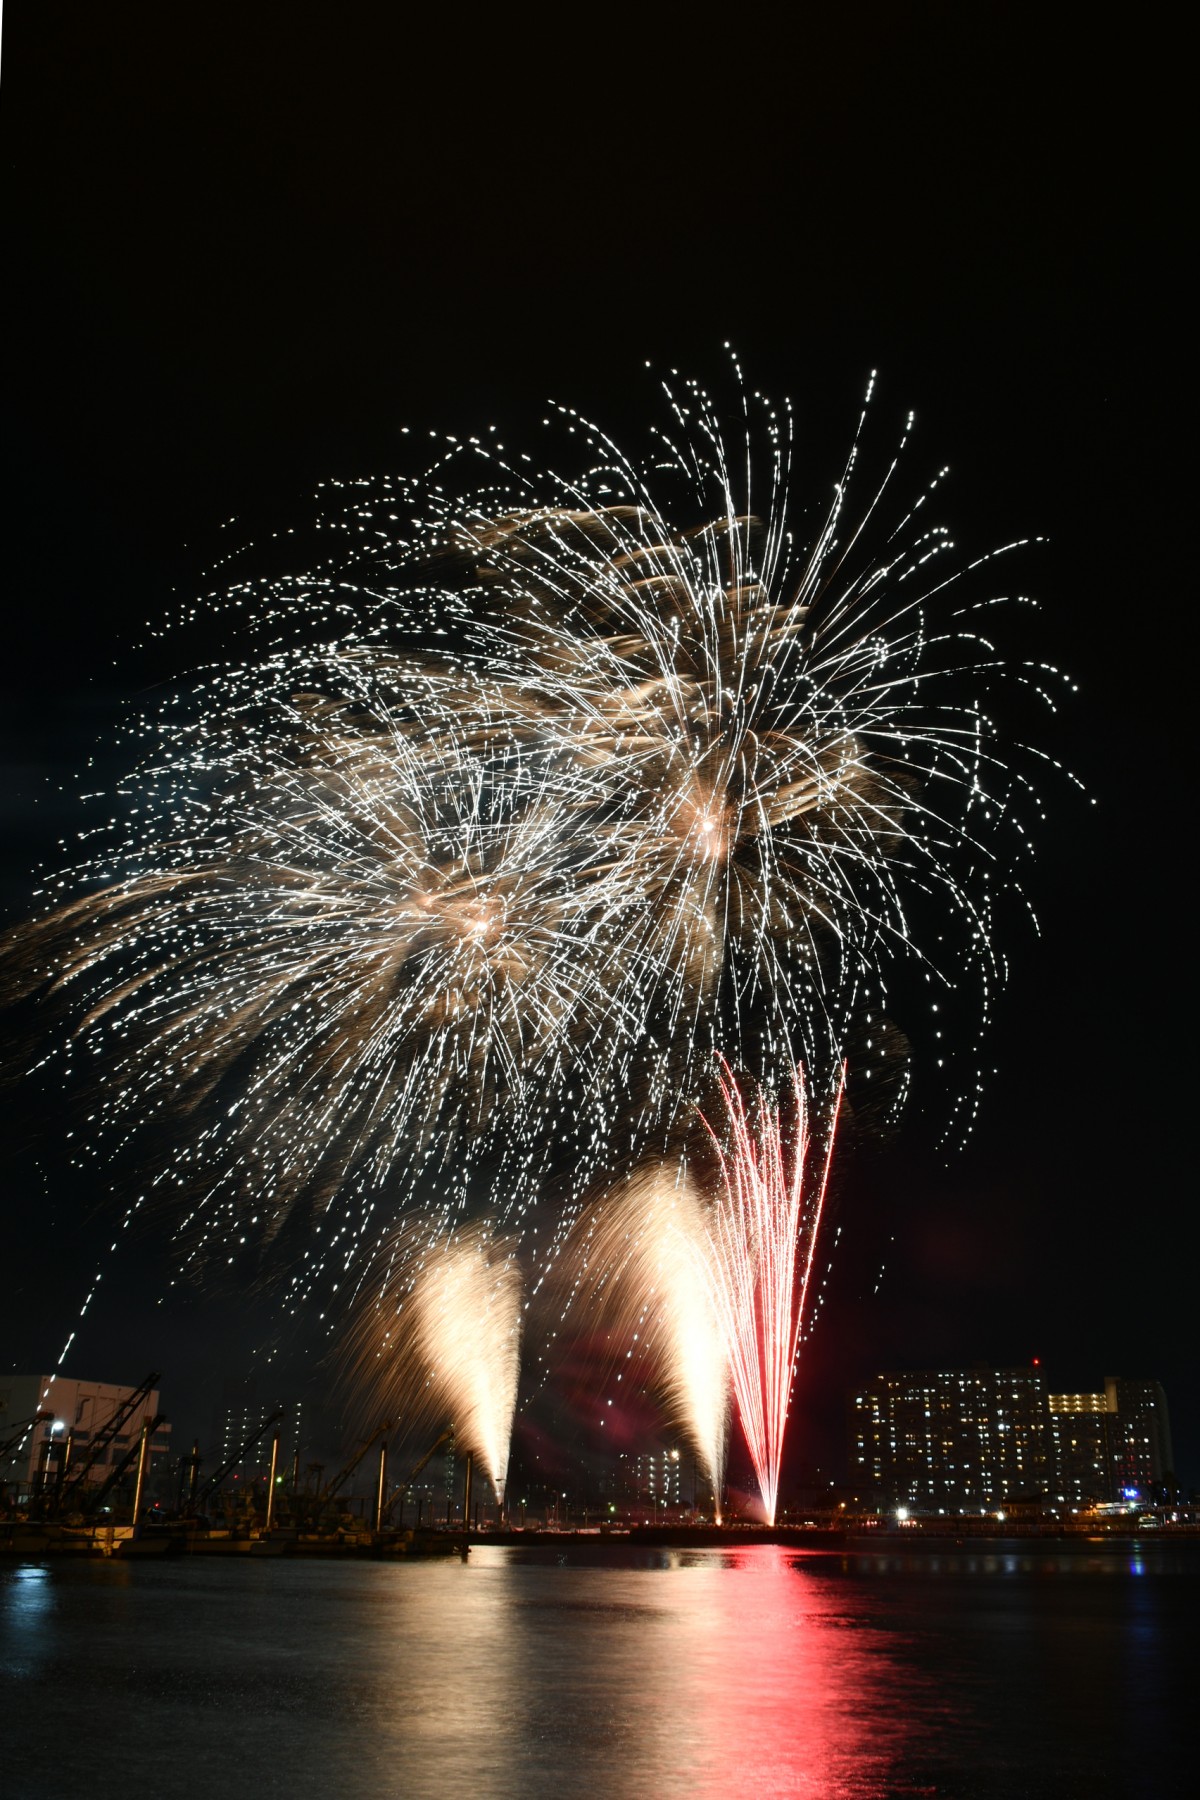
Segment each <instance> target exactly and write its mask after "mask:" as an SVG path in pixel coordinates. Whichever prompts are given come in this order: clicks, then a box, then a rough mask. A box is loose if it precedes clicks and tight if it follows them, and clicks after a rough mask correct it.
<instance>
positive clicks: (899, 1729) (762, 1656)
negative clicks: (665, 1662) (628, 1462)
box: [659, 1544, 934, 1800]
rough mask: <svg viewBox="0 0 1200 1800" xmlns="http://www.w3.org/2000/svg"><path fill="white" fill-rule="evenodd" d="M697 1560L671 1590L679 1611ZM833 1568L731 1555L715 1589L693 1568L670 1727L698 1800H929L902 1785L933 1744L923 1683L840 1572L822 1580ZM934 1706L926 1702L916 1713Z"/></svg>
mask: <svg viewBox="0 0 1200 1800" xmlns="http://www.w3.org/2000/svg"><path fill="white" fill-rule="evenodd" d="M689 1560H690V1559H688V1558H687V1557H686V1556H685V1557H683V1558H681V1565H682V1567H681V1577H682V1579H681V1577H676V1579H675V1581H674V1582H673V1583H672V1586H673V1588H674V1589H675V1590H676V1592H675V1594H674V1596H673V1597H674V1598H675V1599H676V1600H678V1599H680V1598H681V1597H682V1595H683V1594H684V1593H686V1591H687V1586H688V1583H687V1578H686V1574H685V1573H684V1571H686V1570H687V1567H688V1563H689ZM697 1561H699V1559H697ZM824 1561H825V1559H824V1558H823V1557H822V1558H812V1559H801V1558H798V1557H797V1556H796V1555H795V1553H793V1552H789V1551H787V1550H784V1549H782V1548H780V1547H778V1546H773V1545H765V1544H764V1545H759V1546H755V1547H754V1548H750V1549H746V1550H744V1551H733V1552H727V1553H723V1554H722V1555H721V1558H720V1562H721V1565H722V1566H721V1567H719V1568H712V1567H710V1568H709V1569H708V1570H707V1575H708V1579H704V1574H705V1571H703V1570H702V1569H701V1568H697V1570H696V1574H697V1575H698V1576H700V1580H699V1581H698V1582H697V1583H696V1584H695V1586H694V1588H693V1590H692V1591H693V1595H694V1600H695V1608H694V1617H693V1618H691V1619H689V1618H688V1616H687V1615H688V1612H689V1611H691V1608H689V1606H688V1604H687V1602H686V1601H684V1605H683V1607H682V1608H681V1614H682V1616H681V1617H680V1618H679V1620H678V1624H679V1625H680V1626H681V1628H682V1632H681V1635H682V1636H683V1637H684V1638H685V1639H687V1640H688V1647H687V1648H686V1649H685V1648H683V1646H682V1645H681V1647H680V1661H679V1663H678V1665H677V1667H676V1669H675V1671H674V1679H673V1681H672V1684H671V1692H670V1694H669V1697H668V1696H667V1695H664V1702H665V1705H666V1717H665V1718H664V1721H663V1729H664V1731H665V1732H666V1733H667V1734H668V1735H674V1734H676V1733H677V1734H678V1736H679V1740H680V1741H679V1742H678V1744H676V1745H674V1746H672V1755H673V1758H674V1760H675V1766H676V1768H679V1769H681V1770H682V1769H683V1768H687V1769H688V1771H689V1775H690V1783H689V1785H690V1791H691V1792H692V1793H693V1794H695V1795H698V1796H718V1795H720V1796H722V1797H723V1800H726V1797H728V1796H729V1795H732V1794H739V1795H742V1794H744V1795H754V1796H756V1797H758V1796H763V1797H765V1796H769V1795H776V1794H794V1795H808V1796H812V1800H866V1797H867V1796H871V1797H873V1800H877V1797H878V1796H879V1795H881V1794H884V1793H887V1794H897V1795H898V1794H914V1795H915V1794H920V1793H923V1792H933V1791H934V1790H933V1789H931V1788H923V1787H922V1786H920V1785H916V1784H912V1783H910V1782H906V1781H904V1780H902V1779H897V1763H898V1762H899V1761H901V1760H902V1753H903V1752H904V1751H906V1750H911V1749H912V1748H913V1742H914V1739H915V1738H917V1737H919V1736H921V1735H923V1731H924V1727H923V1726H922V1725H920V1724H918V1722H917V1719H916V1717H915V1716H914V1711H913V1708H912V1704H911V1703H912V1702H913V1701H915V1700H917V1695H916V1694H915V1693H913V1692H910V1691H909V1690H910V1689H912V1688H913V1687H914V1672H913V1670H912V1669H911V1667H909V1668H905V1667H902V1666H901V1665H900V1663H899V1662H898V1660H897V1659H896V1657H895V1656H894V1654H893V1653H892V1651H891V1648H890V1646H889V1641H888V1635H887V1634H886V1633H885V1632H883V1631H881V1630H880V1629H879V1628H878V1626H877V1625H873V1624H872V1623H871V1622H870V1620H869V1619H868V1617H867V1616H865V1614H863V1613H862V1612H861V1611H860V1610H859V1604H858V1600H857V1596H856V1594H855V1592H854V1589H853V1587H852V1586H851V1585H850V1584H847V1583H845V1582H842V1581H837V1580H835V1579H833V1572H832V1571H829V1573H828V1574H826V1576H825V1577H824V1578H822V1575H821V1572H820V1571H821V1565H822V1563H823V1562H824ZM693 1632H694V1636H693ZM916 1685H923V1684H920V1683H919V1682H918V1683H916ZM928 1700H929V1696H928V1695H925V1694H922V1695H921V1697H920V1702H918V1705H917V1708H916V1711H917V1713H919V1712H921V1711H923V1710H924V1707H925V1706H927V1705H928ZM922 1703H924V1704H922ZM663 1749H664V1746H663V1745H661V1744H660V1745H659V1753H660V1755H661V1754H662V1751H663Z"/></svg>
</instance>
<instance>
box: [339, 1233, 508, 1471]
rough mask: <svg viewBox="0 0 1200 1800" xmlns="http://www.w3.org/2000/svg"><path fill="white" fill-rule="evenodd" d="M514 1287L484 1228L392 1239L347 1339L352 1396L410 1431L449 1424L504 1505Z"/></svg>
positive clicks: (502, 1250)
mask: <svg viewBox="0 0 1200 1800" xmlns="http://www.w3.org/2000/svg"><path fill="white" fill-rule="evenodd" d="M521 1312H522V1301H521V1277H520V1271H519V1269H518V1266H517V1261H516V1257H515V1255H514V1249H513V1246H512V1245H511V1244H508V1243H506V1242H505V1241H504V1240H503V1239H501V1238H497V1237H496V1236H494V1235H493V1233H492V1232H491V1230H490V1229H489V1228H488V1227H486V1226H478V1225H477V1226H468V1227H464V1228H463V1229H461V1230H458V1231H455V1232H452V1233H450V1234H449V1235H448V1236H445V1237H442V1238H437V1239H434V1240H433V1241H432V1242H431V1241H429V1239H428V1238H427V1237H424V1236H422V1235H421V1234H420V1233H418V1232H415V1231H413V1230H408V1231H402V1232H400V1233H397V1234H394V1235H393V1237H392V1239H391V1241H390V1243H389V1245H388V1247H387V1250H386V1252H385V1257H384V1266H383V1269H382V1270H381V1274H380V1282H379V1287H378V1291H377V1292H376V1293H375V1294H374V1295H373V1297H372V1298H371V1299H370V1300H369V1301H368V1302H367V1303H365V1304H362V1305H360V1307H359V1309H358V1311H357V1313H356V1315H355V1317H354V1318H353V1320H352V1323H351V1328H350V1331H349V1333H348V1336H347V1344H346V1353H347V1357H348V1362H349V1368H350V1373H351V1375H352V1378H353V1382H354V1385H355V1387H356V1388H357V1389H358V1390H359V1392H360V1393H369V1394H370V1395H371V1397H372V1404H378V1405H380V1406H382V1407H383V1408H384V1409H385V1410H386V1411H387V1412H388V1414H389V1415H390V1416H391V1417H393V1418H400V1419H403V1420H404V1422H405V1424H406V1426H407V1427H408V1428H409V1429H410V1430H412V1429H414V1428H416V1427H419V1426H422V1425H427V1426H437V1425H441V1424H445V1423H446V1422H447V1421H450V1422H452V1423H453V1426H454V1434H455V1440H456V1442H457V1443H459V1444H460V1445H463V1446H465V1447H466V1448H467V1449H469V1450H472V1451H473V1452H474V1453H475V1455H476V1456H477V1457H478V1458H479V1460H480V1463H481V1464H482V1466H483V1468H484V1470H485V1472H486V1473H487V1475H488V1477H489V1479H490V1480H491V1483H492V1487H493V1488H494V1490H495V1493H496V1499H497V1501H498V1502H499V1504H500V1505H501V1506H503V1504H504V1489H505V1483H506V1480H507V1476H508V1456H509V1446H510V1443H511V1440H512V1426H513V1416H514V1414H515V1412H516V1404H517V1383H518V1377H519V1374H520V1361H521Z"/></svg>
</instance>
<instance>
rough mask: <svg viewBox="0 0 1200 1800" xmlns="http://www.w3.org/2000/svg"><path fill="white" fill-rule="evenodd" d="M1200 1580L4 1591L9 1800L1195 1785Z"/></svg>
mask: <svg viewBox="0 0 1200 1800" xmlns="http://www.w3.org/2000/svg"><path fill="white" fill-rule="evenodd" d="M1198 1572H1200V1557H1197V1556H1196V1555H1194V1554H1193V1555H1186V1554H1174V1553H1172V1552H1170V1551H1168V1550H1160V1549H1148V1550H1145V1551H1142V1550H1137V1549H1132V1550H1126V1551H1124V1552H1119V1551H1118V1552H1114V1551H1113V1550H1111V1549H1105V1550H1103V1551H1102V1552H1099V1553H1096V1554H1088V1553H1086V1552H1082V1551H1080V1550H1071V1551H1067V1552H1063V1553H1055V1552H1047V1551H1043V1550H1033V1551H1030V1550H1027V1549H1023V1548H1019V1547H1014V1548H1012V1549H1007V1548H996V1547H990V1546H989V1547H986V1548H983V1547H979V1548H974V1549H966V1550H961V1551H955V1550H948V1551H946V1552H931V1551H928V1550H921V1551H918V1552H901V1551H886V1550H885V1551H881V1552H878V1553H871V1554H859V1555H854V1554H848V1555H843V1554H840V1553H835V1554H827V1553H820V1552H818V1553H813V1552H796V1551H794V1550H789V1549H784V1548H780V1547H777V1546H770V1545H759V1546H754V1547H748V1548H745V1549H742V1550H733V1551H725V1550H695V1551H687V1550H657V1549H655V1550H650V1549H647V1550H637V1549H632V1548H618V1547H616V1546H607V1545H606V1546H602V1547H601V1546H597V1547H595V1548H594V1549H591V1548H587V1547H571V1548H567V1549H564V1550H563V1551H561V1552H558V1551H555V1550H553V1549H544V1548H536V1549H535V1548H530V1549H527V1550H521V1549H508V1548H491V1547H488V1546H476V1547H475V1548H474V1549H473V1550H472V1552H471V1555H470V1559H469V1561H468V1562H466V1563H463V1562H460V1561H458V1560H457V1559H453V1560H445V1561H443V1560H426V1561H422V1560H417V1561H413V1562H408V1563H403V1562H401V1563H397V1564H384V1563H370V1562H352V1563H347V1562H333V1561H330V1562H301V1561H289V1560H285V1559H282V1558H277V1559H270V1560H265V1561H262V1562H257V1561H250V1560H246V1559H235V1558H229V1559H224V1558H222V1559H217V1558H190V1559H189V1558H181V1559H178V1560H165V1559H164V1560H154V1561H148V1560H143V1561H140V1562H131V1563H128V1564H122V1563H120V1562H119V1561H113V1562H104V1563H91V1562H89V1563H83V1564H72V1563H68V1562H64V1561H57V1562H56V1561H47V1562H44V1563H28V1564H8V1565H7V1566H4V1565H0V1675H2V1677H3V1686H4V1692H5V1698H4V1702H3V1706H2V1708H0V1732H2V1735H0V1791H2V1792H3V1793H4V1794H5V1795H6V1796H7V1797H8V1800H57V1797H58V1796H62V1797H63V1800H75V1797H76V1796H82V1795H88V1796H95V1797H96V1800H106V1797H107V1796H109V1795H114V1796H115V1795H121V1796H127V1795H130V1794H146V1795H153V1796H162V1797H165V1800H174V1797H175V1796H191V1795H205V1796H206V1797H207V1796H209V1795H216V1796H220V1795H223V1794H227V1793H239V1794H240V1793H244V1792H248V1791H253V1792H254V1793H255V1794H261V1793H266V1794H272V1793H279V1794H290V1795H300V1796H308V1795H314V1796H316V1795H336V1796H347V1797H350V1800H355V1797H357V1796H360V1795H361V1796H368V1795H369V1796H393V1795H394V1796H404V1797H405V1800H424V1797H425V1796H435V1795H436V1796H438V1797H439V1800H441V1797H442V1796H446V1795H450V1794H455V1793H464V1794H469V1795H476V1796H479V1795H482V1796H489V1795H496V1796H508V1795H513V1796H516V1795H520V1796H530V1797H533V1800H540V1797H542V1796H550V1797H553V1800H563V1797H564V1796H569V1795H576V1794H579V1795H603V1796H615V1797H618V1800H623V1797H624V1796H629V1797H630V1800H634V1797H636V1800H642V1796H652V1795H653V1796H675V1795H679V1796H683V1795H687V1796H690V1797H692V1800H716V1797H718V1796H720V1797H722V1800H725V1797H732V1796H741V1795H745V1796H770V1795H782V1794H788V1795H802V1796H811V1797H812V1800H882V1797H887V1796H902V1795H929V1796H939V1797H953V1796H960V1797H962V1800H973V1797H975V1796H979V1797H980V1800H992V1797H993V1796H995V1797H996V1800H1001V1797H1003V1800H1017V1797H1022V1796H1029V1797H1031V1800H1041V1797H1042V1796H1045V1797H1046V1800H1073V1797H1074V1796H1079V1797H1080V1800H1099V1797H1101V1796H1114V1797H1115V1796H1121V1797H1122V1800H1124V1797H1126V1796H1132V1797H1134V1800H1136V1797H1137V1796H1140V1795H1143V1794H1144V1795H1147V1796H1149V1795H1156V1796H1168V1795H1173V1794H1176V1793H1178V1794H1182V1793H1184V1792H1185V1791H1189V1792H1190V1789H1191V1784H1190V1783H1189V1782H1185V1779H1184V1776H1185V1773H1186V1768H1187V1765H1186V1762H1185V1758H1186V1757H1187V1755H1188V1744H1189V1741H1190V1742H1194V1738H1192V1737H1191V1725H1192V1714H1193V1709H1194V1700H1193V1694H1192V1682H1193V1679H1194V1668H1193V1665H1192V1663H1191V1661H1190V1658H1191V1656H1192V1655H1193V1653H1194V1603H1195V1596H1196V1594H1197V1591H1198V1589H1197V1581H1196V1575H1197V1573H1198Z"/></svg>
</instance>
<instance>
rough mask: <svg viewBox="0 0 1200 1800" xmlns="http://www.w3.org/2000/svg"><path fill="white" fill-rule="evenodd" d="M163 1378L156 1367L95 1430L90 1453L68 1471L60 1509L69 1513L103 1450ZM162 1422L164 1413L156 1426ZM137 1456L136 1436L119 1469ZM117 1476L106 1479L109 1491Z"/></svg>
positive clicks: (60, 1492) (58, 1502)
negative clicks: (73, 1501)
mask: <svg viewBox="0 0 1200 1800" xmlns="http://www.w3.org/2000/svg"><path fill="white" fill-rule="evenodd" d="M159 1380H161V1372H160V1371H159V1370H158V1369H152V1370H151V1371H150V1373H149V1375H147V1377H146V1379H145V1380H144V1381H143V1382H141V1383H140V1384H139V1385H138V1386H137V1387H135V1388H134V1390H133V1392H132V1393H131V1394H130V1395H129V1397H128V1399H125V1400H122V1402H121V1404H120V1405H119V1406H118V1407H116V1408H115V1410H114V1411H113V1413H112V1416H111V1417H110V1418H109V1419H108V1420H107V1422H106V1423H105V1424H103V1425H102V1426H101V1427H100V1429H99V1430H98V1431H94V1432H93V1433H92V1436H91V1439H90V1441H89V1443H88V1447H87V1450H86V1452H85V1453H84V1455H83V1456H82V1457H81V1459H80V1461H79V1462H77V1463H76V1464H75V1466H74V1467H73V1469H71V1471H70V1472H69V1473H68V1474H67V1476H66V1478H65V1480H64V1481H63V1483H62V1486H61V1487H60V1488H59V1490H58V1493H57V1494H56V1496H55V1505H56V1508H57V1510H58V1511H59V1512H68V1511H69V1510H70V1507H69V1504H68V1503H69V1502H70V1501H71V1500H72V1499H76V1498H78V1497H80V1495H81V1494H82V1491H83V1487H84V1483H85V1482H86V1481H87V1478H88V1474H89V1471H90V1470H91V1469H92V1467H93V1465H94V1464H95V1462H96V1460H97V1458H98V1457H99V1456H100V1454H101V1452H102V1451H104V1450H107V1448H108V1446H109V1445H110V1444H111V1443H112V1441H113V1439H114V1438H117V1437H119V1436H120V1434H121V1432H122V1431H123V1430H124V1429H125V1427H126V1425H127V1424H128V1423H129V1421H130V1419H131V1418H132V1417H133V1415H134V1413H135V1412H136V1411H137V1409H138V1407H139V1406H141V1405H142V1404H143V1402H144V1401H146V1400H147V1399H149V1397H150V1394H151V1393H152V1392H153V1389H154V1386H155V1384H156V1382H158V1381H159ZM161 1423H162V1418H161V1416H160V1417H159V1418H158V1419H157V1420H156V1421H155V1428H156V1429H157V1427H158V1425H160V1424H161ZM71 1436H73V1433H68V1438H70V1437H71ZM136 1455H137V1440H136V1439H135V1440H134V1444H133V1447H132V1450H131V1451H130V1453H129V1455H127V1456H126V1457H125V1458H124V1459H123V1460H122V1462H121V1463H119V1464H118V1465H117V1467H118V1470H123V1469H124V1468H125V1467H126V1465H127V1464H128V1463H129V1462H130V1461H131V1460H132V1458H133V1457H134V1456H136ZM114 1479H115V1476H114V1475H112V1474H110V1475H109V1477H108V1479H107V1480H106V1481H105V1483H104V1492H105V1493H107V1492H108V1491H109V1489H110V1488H111V1487H112V1485H113V1481H114Z"/></svg>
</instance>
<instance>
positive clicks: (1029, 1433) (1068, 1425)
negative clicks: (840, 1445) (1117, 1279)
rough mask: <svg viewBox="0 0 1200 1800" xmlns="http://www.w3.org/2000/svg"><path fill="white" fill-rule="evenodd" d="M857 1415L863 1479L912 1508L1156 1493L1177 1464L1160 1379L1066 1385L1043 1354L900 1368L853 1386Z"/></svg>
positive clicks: (893, 1502)
mask: <svg viewBox="0 0 1200 1800" xmlns="http://www.w3.org/2000/svg"><path fill="white" fill-rule="evenodd" d="M849 1425H850V1432H849V1435H850V1477H851V1482H852V1484H853V1485H854V1487H855V1488H856V1490H858V1491H859V1492H861V1493H862V1494H863V1495H864V1497H869V1498H870V1499H871V1500H872V1501H873V1502H874V1503H877V1504H880V1505H884V1506H888V1507H896V1506H903V1507H907V1508H909V1509H911V1510H912V1511H914V1512H944V1513H954V1512H975V1511H1003V1510H1005V1508H1006V1507H1007V1506H1008V1505H1011V1504H1013V1503H1014V1502H1017V1501H1020V1500H1028V1499H1031V1498H1034V1497H1043V1498H1046V1499H1050V1500H1054V1501H1058V1502H1061V1503H1063V1504H1067V1505H1073V1506H1077V1507H1078V1506H1086V1505H1088V1504H1091V1503H1095V1502H1112V1501H1119V1500H1122V1499H1125V1500H1137V1499H1141V1500H1148V1499H1149V1498H1150V1497H1151V1496H1152V1494H1153V1493H1154V1491H1155V1489H1156V1488H1158V1487H1159V1486H1160V1484H1162V1483H1164V1482H1165V1481H1167V1480H1169V1479H1170V1476H1171V1471H1172V1455H1171V1436H1170V1425H1169V1421H1168V1416H1167V1402H1166V1396H1165V1395H1164V1393H1163V1390H1162V1388H1161V1386H1160V1385H1159V1383H1158V1382H1156V1381H1145V1380H1131V1379H1128V1378H1126V1377H1123V1376H1110V1377H1108V1379H1107V1380H1106V1381H1105V1383H1104V1387H1103V1389H1097V1390H1096V1391H1095V1392H1092V1393H1084V1394H1066V1393H1050V1392H1048V1391H1047V1389H1046V1387H1045V1385H1044V1382H1043V1378H1042V1374H1041V1370H1040V1368H1039V1367H1038V1366H1037V1365H1036V1364H1033V1365H1029V1366H1026V1367H1016V1368H1008V1369H987V1368H969V1369H951V1370H926V1371H916V1372H914V1371H901V1370H891V1371H887V1372H885V1373H883V1374H881V1375H877V1376H875V1377H874V1378H873V1380H871V1381H869V1382H866V1383H864V1384H863V1386H861V1387H859V1388H857V1389H856V1390H855V1391H854V1393H853V1395H852V1396H851V1400H850V1421H849Z"/></svg>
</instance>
